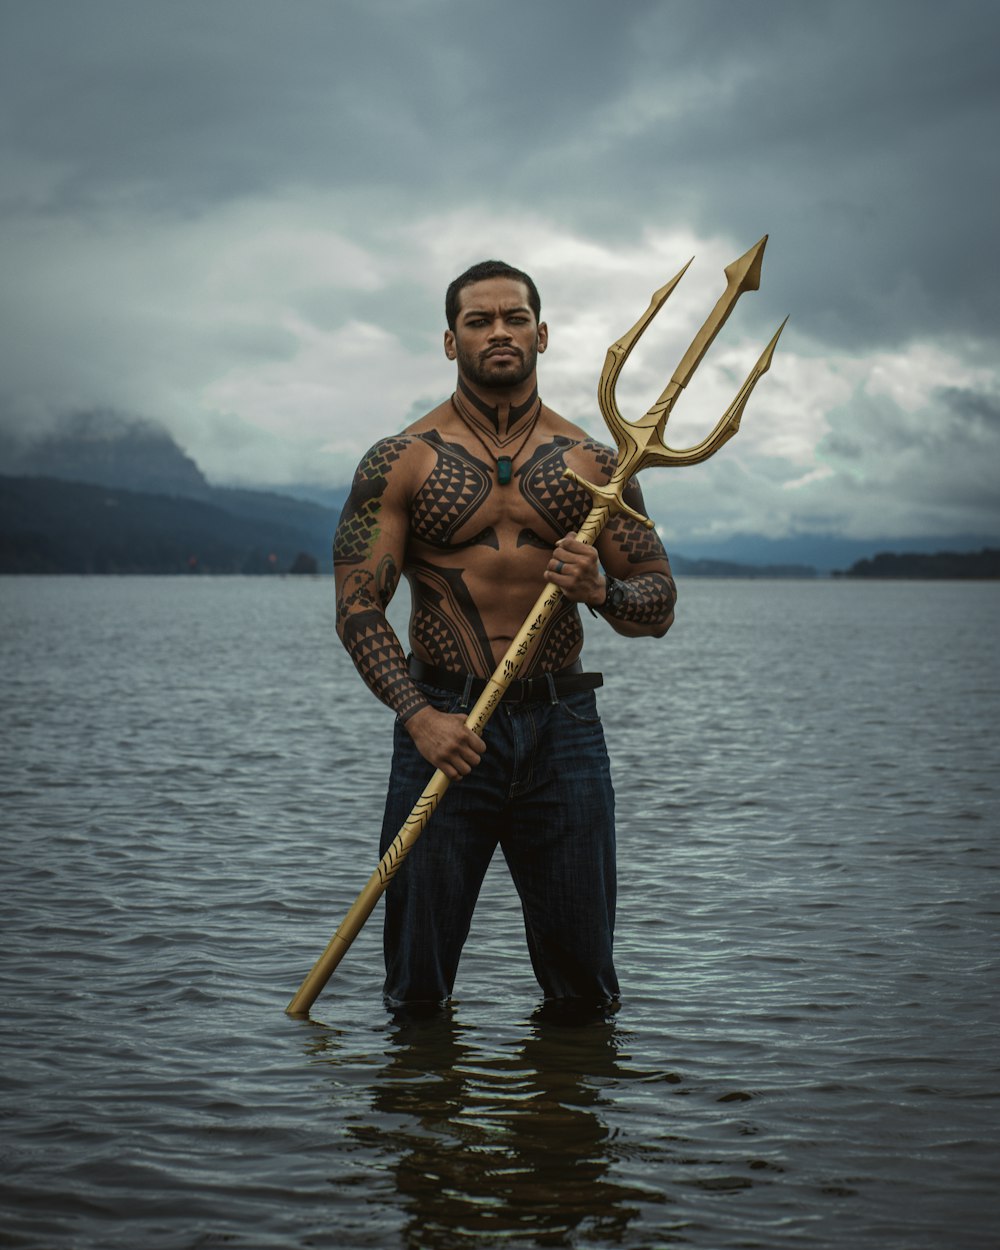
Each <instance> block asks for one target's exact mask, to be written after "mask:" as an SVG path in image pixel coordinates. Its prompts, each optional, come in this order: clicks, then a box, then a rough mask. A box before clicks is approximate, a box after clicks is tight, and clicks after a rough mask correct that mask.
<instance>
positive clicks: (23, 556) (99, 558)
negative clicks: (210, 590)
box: [0, 477, 337, 574]
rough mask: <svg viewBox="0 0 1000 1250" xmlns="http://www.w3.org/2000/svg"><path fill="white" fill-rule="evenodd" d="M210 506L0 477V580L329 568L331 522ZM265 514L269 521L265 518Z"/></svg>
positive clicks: (277, 509)
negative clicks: (17, 576) (9, 577)
mask: <svg viewBox="0 0 1000 1250" xmlns="http://www.w3.org/2000/svg"><path fill="white" fill-rule="evenodd" d="M236 493H237V494H238V495H239V496H240V499H239V501H238V502H239V508H238V509H236V510H234V509H230V508H228V507H226V506H224V504H225V502H226V494H227V492H225V491H221V492H219V496H220V497H221V499H222V500H223V504H221V505H220V503H219V502H217V501H216V498H215V493H214V492H213V493H212V494H211V495H210V497H209V498H208V499H204V500H203V499H191V498H184V497H183V496H179V495H155V494H148V493H144V492H139V491H127V490H116V489H114V488H111V487H107V486H95V485H92V484H90V483H86V482H65V481H58V480H56V479H55V478H37V477H32V478H29V477H16V478H15V477H0V573H252V574H258V573H285V572H289V571H291V570H292V569H293V567H294V568H295V569H296V571H300V570H303V569H311V568H313V567H315V568H318V569H319V570H320V571H330V570H331V569H332V556H331V539H332V536H333V531H334V528H335V526H336V521H337V516H336V513H335V512H334V511H332V510H330V509H325V508H320V507H319V506H318V505H316V504H305V503H298V501H296V500H289V501H287V503H288V505H289V506H288V507H285V506H284V505H283V504H282V503H275V500H276V499H279V498H280V497H276V496H269V495H263V500H264V507H263V508H262V509H261V511H260V512H259V513H256V514H255V513H254V511H253V509H252V507H251V506H250V502H251V501H250V500H249V499H248V498H247V496H251V495H252V494H253V492H236ZM269 510H270V515H268V511H269Z"/></svg>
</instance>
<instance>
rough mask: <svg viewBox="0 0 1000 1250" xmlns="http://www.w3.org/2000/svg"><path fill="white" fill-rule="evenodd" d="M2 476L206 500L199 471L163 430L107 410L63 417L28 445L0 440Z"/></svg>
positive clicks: (205, 487) (205, 484)
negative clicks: (52, 479) (5, 474)
mask: <svg viewBox="0 0 1000 1250" xmlns="http://www.w3.org/2000/svg"><path fill="white" fill-rule="evenodd" d="M0 459H2V466H3V472H4V473H8V474H11V475H13V476H17V477H49V478H58V479H61V480H63V481H68V482H90V483H91V484H93V485H96V486H111V487H113V488H116V489H119V490H132V491H145V492H148V493H151V494H163V495H184V496H186V497H188V498H192V499H201V498H207V497H208V496H209V495H210V494H211V492H212V487H211V486H209V484H208V482H207V481H206V480H205V476H204V474H203V473H202V471H201V469H199V468H198V466H197V465H196V464H195V462H194V461H193V460H192V459H191V457H190V456H188V455H187V454H185V452H183V451H182V450H181V449H180V447H178V445H177V443H176V442H175V441H174V439H173V437H172V436H171V435H170V434H169V433H168V432H167V431H166V430H165V429H163V427H162V426H159V425H157V424H155V423H154V422H152V421H147V420H145V419H143V418H142V417H135V416H127V415H125V414H123V413H119V412H113V411H110V410H107V409H94V410H93V411H90V412H77V413H73V414H72V415H70V416H67V417H64V418H63V419H62V421H60V423H59V425H58V426H57V427H56V429H54V430H51V431H49V432H47V433H45V434H43V435H42V436H41V437H39V438H36V439H34V440H32V441H25V440H15V439H13V438H12V437H10V436H9V435H7V436H6V437H3V438H0Z"/></svg>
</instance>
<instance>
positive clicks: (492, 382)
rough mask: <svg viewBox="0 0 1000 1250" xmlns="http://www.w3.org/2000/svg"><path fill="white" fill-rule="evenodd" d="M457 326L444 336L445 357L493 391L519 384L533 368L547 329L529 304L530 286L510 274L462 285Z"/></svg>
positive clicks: (479, 383) (464, 374)
mask: <svg viewBox="0 0 1000 1250" xmlns="http://www.w3.org/2000/svg"><path fill="white" fill-rule="evenodd" d="M458 300H459V305H458V316H457V317H456V319H455V329H454V331H452V330H446V331H445V335H444V350H445V355H446V356H447V357H448V359H449V360H455V361H457V362H458V371H459V373H460V374H461V375H462V377H463V378H465V380H466V381H467V382H472V383H473V384H475V385H477V386H482V387H486V388H487V389H489V390H507V389H509V388H510V387H514V386H518V385H520V383H521V382H524V381H525V380H526V379H527V378H530V377H531V375H532V374H533V373H534V371H535V364H536V362H537V359H538V353H539V352H543V351H545V348H546V345H547V343H548V328H547V327H546V325H545V322H544V321H543V322H542V323H541V324H539V323H538V322H537V321H536V320H535V314H534V312H533V311H532V309H531V305H530V304H529V303H528V288H527V287H526V286H525V285H524V283H523V282H515V281H514V280H513V279H511V278H488V279H486V281H484V282H473V283H471V284H470V285H469V286H466V287H463V288H462V290H461V291H460V292H459V295H458Z"/></svg>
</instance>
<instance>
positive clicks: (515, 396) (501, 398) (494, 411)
mask: <svg viewBox="0 0 1000 1250" xmlns="http://www.w3.org/2000/svg"><path fill="white" fill-rule="evenodd" d="M456 394H457V398H458V400H459V401H460V403H461V406H462V409H463V411H464V412H465V413H466V414H467V415H468V416H469V417H471V418H472V419H473V420H474V421H475V423H476V425H479V426H481V427H483V428H484V429H486V430H488V431H489V432H490V433H492V434H494V435H495V436H496V437H497V438H499V439H501V440H503V439H506V438H509V437H510V436H511V435H512V434H515V433H516V432H517V431H518V430H519V429H523V428H524V426H525V425H526V424H527V422H528V421H530V420H531V419H532V414H533V413H534V410H535V407H536V405H537V403H538V379H537V376H536V375H535V374H534V373H532V375H531V376H530V377H528V378H525V380H524V381H523V382H521V383H519V384H518V385H517V386H512V387H503V388H498V389H495V390H494V389H492V388H490V387H485V386H476V385H474V384H473V383H472V382H468V381H466V379H465V378H463V377H462V376H461V374H459V378H458V386H457V388H456Z"/></svg>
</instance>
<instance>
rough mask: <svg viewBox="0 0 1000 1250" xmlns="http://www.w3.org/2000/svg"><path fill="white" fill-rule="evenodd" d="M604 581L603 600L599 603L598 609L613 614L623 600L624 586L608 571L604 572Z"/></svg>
mask: <svg viewBox="0 0 1000 1250" xmlns="http://www.w3.org/2000/svg"><path fill="white" fill-rule="evenodd" d="M604 581H605V586H606V591H605V595H604V602H603V603H602V604H601V606H600V608H599V609H598V611H600V612H611V613H612V614H613V613H615V612H617V611H618V610H619V609H620V608H621V606H622V605H623V604H624V602H625V587H624V585H623V584H622V583H621V582H620V581H619V580H618V578H617V577H612V576H611V575H610V574H609V573H605V575H604Z"/></svg>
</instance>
